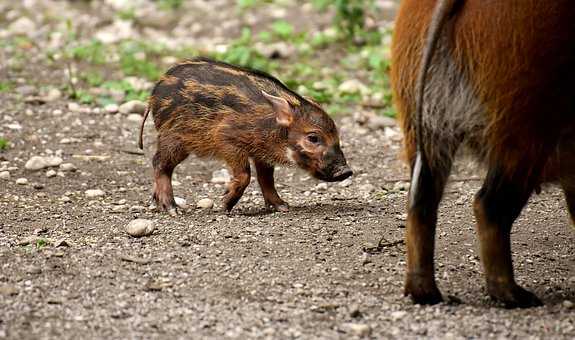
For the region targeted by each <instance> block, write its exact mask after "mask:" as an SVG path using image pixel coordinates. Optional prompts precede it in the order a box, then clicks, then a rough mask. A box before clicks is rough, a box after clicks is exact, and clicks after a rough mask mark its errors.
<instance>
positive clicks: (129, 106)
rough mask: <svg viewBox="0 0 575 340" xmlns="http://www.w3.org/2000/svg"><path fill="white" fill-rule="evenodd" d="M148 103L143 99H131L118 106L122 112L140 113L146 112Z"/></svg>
mask: <svg viewBox="0 0 575 340" xmlns="http://www.w3.org/2000/svg"><path fill="white" fill-rule="evenodd" d="M146 108H147V105H146V103H144V102H143V101H141V100H130V101H129V102H125V103H124V104H122V105H120V107H118V111H119V112H120V113H122V114H130V113H138V114H140V115H142V114H144V112H145V111H146Z"/></svg>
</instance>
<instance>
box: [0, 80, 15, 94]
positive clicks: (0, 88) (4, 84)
mask: <svg viewBox="0 0 575 340" xmlns="http://www.w3.org/2000/svg"><path fill="white" fill-rule="evenodd" d="M12 87H13V85H12V83H10V82H8V81H0V92H8V91H10V90H12Z"/></svg>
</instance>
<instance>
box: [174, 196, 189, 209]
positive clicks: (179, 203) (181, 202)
mask: <svg viewBox="0 0 575 340" xmlns="http://www.w3.org/2000/svg"><path fill="white" fill-rule="evenodd" d="M174 201H175V202H176V205H177V206H178V207H180V208H182V209H186V208H187V206H188V202H187V201H186V200H185V199H183V198H181V197H174Z"/></svg>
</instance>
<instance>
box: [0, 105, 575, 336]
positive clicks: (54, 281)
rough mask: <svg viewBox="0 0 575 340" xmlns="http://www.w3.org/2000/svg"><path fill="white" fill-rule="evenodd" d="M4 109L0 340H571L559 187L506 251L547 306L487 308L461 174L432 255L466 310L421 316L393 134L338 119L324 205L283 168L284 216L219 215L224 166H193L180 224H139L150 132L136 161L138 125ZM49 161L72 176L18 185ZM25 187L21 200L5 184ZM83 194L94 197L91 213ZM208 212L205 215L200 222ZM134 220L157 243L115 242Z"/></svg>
mask: <svg viewBox="0 0 575 340" xmlns="http://www.w3.org/2000/svg"><path fill="white" fill-rule="evenodd" d="M2 102H3V104H4V105H3V107H2V108H1V109H0V111H1V112H2V114H7V113H8V112H9V113H10V115H11V116H12V117H13V118H14V120H17V121H19V122H22V123H21V124H22V128H21V129H20V130H17V131H15V132H8V137H9V138H10V139H11V140H14V141H16V142H15V145H14V147H13V148H10V149H9V150H8V151H6V152H4V153H2V157H3V159H5V161H4V162H3V163H2V167H3V168H9V169H11V171H10V173H11V178H10V179H9V180H2V181H1V182H0V184H1V187H2V191H1V194H2V196H1V198H0V205H1V209H2V212H1V213H0V216H1V222H0V266H1V271H0V337H1V338H10V339H35V338H59V339H62V338H79V337H82V338H85V339H92V338H109V339H126V338H134V339H141V338H213V339H221V338H241V339H245V338H281V339H283V338H325V339H334V338H351V337H354V336H355V337H357V336H371V337H373V338H383V337H395V338H419V337H431V338H446V337H447V338H488V337H496V338H572V337H573V336H575V324H574V322H575V318H574V316H575V313H574V310H573V309H572V304H571V303H569V301H574V300H575V290H574V284H575V261H574V258H573V254H574V253H575V233H574V232H573V227H572V226H571V225H570V221H569V218H568V215H567V212H566V210H565V207H564V202H563V199H562V196H561V193H560V192H559V191H558V190H556V189H554V188H550V189H547V190H544V192H543V193H542V194H541V195H539V196H535V197H533V199H532V200H531V202H530V203H529V206H528V207H527V208H526V209H525V211H524V213H523V215H522V216H521V218H520V219H519V221H518V222H517V225H516V228H515V232H514V234H513V248H514V251H515V267H516V273H517V277H518V280H519V282H521V283H522V284H523V285H524V286H526V287H527V288H529V289H531V290H533V291H534V292H536V293H537V294H538V295H539V296H540V297H541V298H542V299H543V301H544V302H545V306H544V307H540V308H532V309H527V310H511V311H510V310H504V309H500V308H497V307H495V306H494V304H493V303H492V302H491V301H489V299H488V298H486V297H485V292H484V288H483V277H482V273H481V272H482V270H481V267H480V264H479V260H478V257H477V245H476V240H475V235H474V229H473V228H474V227H473V226H474V220H473V216H472V213H471V210H470V202H471V198H472V195H473V193H474V192H475V191H476V190H477V188H478V185H479V183H480V182H479V181H477V180H476V179H477V176H476V175H475V174H474V173H473V171H470V169H473V167H472V166H468V165H466V163H465V162H463V163H462V164H460V165H459V166H458V169H457V170H456V171H455V173H454V175H453V178H454V181H453V182H452V184H451V185H450V187H449V188H448V192H447V195H446V197H445V200H444V202H443V205H442V209H441V215H440V227H439V233H438V244H439V246H438V250H437V263H438V270H437V275H438V280H439V285H440V287H441V289H442V290H443V294H444V296H445V297H448V296H455V297H456V298H457V299H460V300H461V302H460V303H459V302H458V300H457V299H456V298H450V301H451V303H448V304H441V305H438V306H433V307H420V306H415V305H412V304H411V303H410V302H409V301H408V300H407V299H405V298H403V297H402V283H403V274H404V269H405V268H404V267H405V260H404V253H405V249H404V246H403V245H402V244H401V243H399V244H395V245H393V243H394V242H395V241H400V240H401V239H402V237H403V233H404V218H405V216H404V206H405V200H406V191H405V183H404V182H401V181H400V182H397V180H400V179H403V178H405V176H406V170H405V168H404V167H403V165H402V164H401V163H400V162H399V161H398V160H397V154H398V150H399V142H398V136H397V135H396V134H395V133H394V132H395V131H396V128H387V129H386V130H383V131H382V130H377V131H368V130H366V129H365V128H363V127H359V126H357V125H356V124H355V123H354V122H353V120H352V119H351V118H349V117H348V118H344V119H341V120H340V124H339V125H340V128H341V130H342V140H343V141H344V151H345V153H346V154H347V156H348V158H349V162H350V164H351V165H352V167H353V168H354V170H355V176H354V177H353V181H352V183H351V185H349V186H347V187H342V186H340V185H339V184H329V185H328V186H327V189H326V188H325V187H323V186H319V187H318V186H317V184H318V183H317V182H316V181H315V180H313V179H310V178H309V176H308V175H307V174H305V173H303V172H302V171H300V170H296V169H285V168H284V169H281V170H279V171H278V173H277V176H276V178H277V181H278V183H279V184H280V185H281V186H280V188H281V189H280V194H281V195H282V196H283V197H284V198H285V199H286V200H288V201H289V203H290V204H291V206H292V209H291V211H290V212H289V213H285V214H282V213H266V212H265V211H264V210H263V204H262V197H261V194H260V193H259V190H258V188H257V187H256V185H255V183H254V182H252V184H251V185H250V187H249V188H248V190H247V191H246V194H245V197H244V198H243V199H242V201H241V202H240V204H239V205H238V206H237V208H236V210H235V211H234V213H233V214H232V215H230V216H228V215H226V214H224V213H222V212H220V211H218V209H217V208H219V207H221V205H220V203H219V201H218V198H219V196H220V195H221V193H222V192H223V190H224V189H223V187H221V185H218V184H212V183H210V178H211V173H212V171H214V170H218V169H220V168H222V164H220V163H218V162H216V161H205V160H200V159H196V158H190V159H189V160H187V161H186V162H185V163H184V164H182V165H180V167H178V168H177V173H176V180H177V181H178V182H179V183H180V185H178V186H176V187H175V192H176V195H177V196H179V197H183V198H185V199H186V200H187V202H188V205H189V206H190V208H189V209H188V210H187V211H185V213H184V214H183V215H181V216H177V217H170V216H168V215H166V214H163V213H158V212H154V211H149V210H147V209H143V208H142V207H144V206H145V207H147V205H148V200H149V196H150V190H151V168H150V155H151V152H152V150H153V140H154V138H153V128H152V127H150V126H148V128H147V129H146V138H145V141H146V148H145V149H146V152H145V155H138V154H133V153H131V152H132V151H135V150H136V139H137V137H136V136H137V130H138V123H137V122H132V121H129V120H127V119H126V118H125V117H123V116H122V115H119V114H118V115H104V114H96V113H85V112H75V111H72V110H70V109H68V107H67V106H66V103H65V102H55V103H50V104H47V105H43V106H32V105H25V106H22V105H21V103H19V102H17V101H15V100H14V99H13V98H12V97H11V96H9V95H5V96H4V97H3V98H2ZM55 113H56V115H55ZM64 138H68V139H69V140H72V141H73V143H69V144H62V139H64ZM64 142H68V141H66V140H65V141H64ZM48 150H52V152H54V153H58V154H61V157H62V158H63V159H64V162H72V163H73V164H74V165H75V166H76V167H77V168H78V170H77V171H75V172H63V176H64V177H61V176H55V177H53V178H47V177H46V172H47V171H46V170H47V169H44V170H40V171H36V172H32V171H29V170H25V169H24V163H25V162H26V161H27V160H28V159H29V158H30V156H32V155H43V154H47V153H50V151H48ZM78 155H92V156H109V158H107V159H105V160H103V161H98V160H86V159H85V158H78ZM20 177H22V178H26V179H28V181H29V183H28V184H27V185H18V184H16V183H15V180H16V179H17V178H20ZM398 183H399V184H398ZM35 187H36V188H38V189H36V188H35ZM88 189H100V190H103V191H104V192H105V195H104V196H101V197H97V198H87V197H86V195H85V191H86V190H88ZM64 196H66V197H68V199H65V198H63V197H64ZM206 197H208V198H212V199H214V200H216V209H214V210H210V211H206V210H201V209H195V202H196V201H198V200H199V199H201V198H206ZM66 201H67V202H66ZM134 218H147V219H151V220H154V221H156V223H157V230H156V231H155V232H154V234H153V235H151V236H148V237H143V238H132V237H131V236H129V235H128V234H126V232H125V226H126V225H127V224H128V223H129V222H130V221H131V220H133V219H134ZM382 238H383V239H384V241H383V243H384V246H383V247H380V248H379V249H377V244H378V242H379V241H380V239H382ZM38 240H44V241H38ZM44 243H45V244H44ZM387 243H389V244H387Z"/></svg>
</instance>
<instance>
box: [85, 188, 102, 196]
mask: <svg viewBox="0 0 575 340" xmlns="http://www.w3.org/2000/svg"><path fill="white" fill-rule="evenodd" d="M84 194H85V195H86V197H88V198H94V197H101V196H104V195H105V194H106V193H105V192H104V191H103V190H100V189H89V190H86V191H85V192H84Z"/></svg>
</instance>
